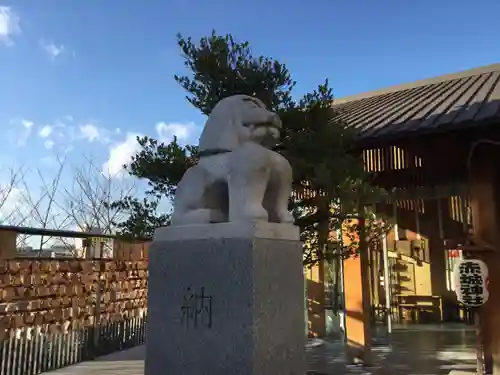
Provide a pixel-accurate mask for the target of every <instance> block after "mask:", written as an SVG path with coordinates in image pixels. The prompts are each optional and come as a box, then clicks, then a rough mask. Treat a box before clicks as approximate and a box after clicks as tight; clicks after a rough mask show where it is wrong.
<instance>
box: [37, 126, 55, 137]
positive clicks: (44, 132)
mask: <svg viewBox="0 0 500 375" xmlns="http://www.w3.org/2000/svg"><path fill="white" fill-rule="evenodd" d="M51 134H52V126H50V125H45V126H43V127H42V128H41V129H40V131H39V132H38V135H39V136H40V137H42V138H47V137H48V136H49V135H51Z"/></svg>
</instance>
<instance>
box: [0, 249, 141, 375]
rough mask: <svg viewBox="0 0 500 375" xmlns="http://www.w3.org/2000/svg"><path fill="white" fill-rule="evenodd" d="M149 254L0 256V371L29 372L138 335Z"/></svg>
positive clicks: (132, 342) (1, 374)
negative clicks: (134, 258) (92, 257)
mask: <svg viewBox="0 0 500 375" xmlns="http://www.w3.org/2000/svg"><path fill="white" fill-rule="evenodd" d="M147 277H148V270H147V261H145V260H140V261H122V260H112V259H98V260H82V259H67V260H54V259H40V258H33V259H27V258H22V259H10V260H5V261H0V375H35V374H39V373H41V372H44V371H50V370H55V369H57V368H61V367H64V366H68V365H71V364H74V363H77V362H80V361H84V360H89V359H93V358H95V357H97V356H100V355H104V354H108V353H111V352H114V351H118V350H122V349H125V348H127V347H132V346H136V345H140V344H142V343H144V340H145V325H146V321H147V311H146V301H147Z"/></svg>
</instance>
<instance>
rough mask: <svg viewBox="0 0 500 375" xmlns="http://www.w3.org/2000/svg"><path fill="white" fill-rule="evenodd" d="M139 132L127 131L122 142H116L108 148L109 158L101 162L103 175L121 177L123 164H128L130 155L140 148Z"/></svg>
mask: <svg viewBox="0 0 500 375" xmlns="http://www.w3.org/2000/svg"><path fill="white" fill-rule="evenodd" d="M138 136H140V134H134V133H127V136H126V137H125V140H124V141H123V142H120V143H117V144H115V145H113V146H111V147H110V148H109V158H108V161H107V162H106V163H104V164H103V166H102V170H103V173H104V174H105V175H108V176H113V177H121V176H122V175H123V166H124V165H125V164H129V163H130V161H131V160H132V156H134V155H135V154H137V152H138V151H139V150H140V145H139V143H138V142H137V137H138Z"/></svg>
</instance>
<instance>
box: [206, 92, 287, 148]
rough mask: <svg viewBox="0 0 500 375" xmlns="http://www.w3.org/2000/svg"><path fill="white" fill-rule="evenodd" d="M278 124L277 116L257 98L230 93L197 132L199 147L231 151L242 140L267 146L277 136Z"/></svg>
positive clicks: (272, 142)
mask: <svg viewBox="0 0 500 375" xmlns="http://www.w3.org/2000/svg"><path fill="white" fill-rule="evenodd" d="M281 126H282V125H281V120H280V118H279V117H278V115H277V114H276V113H274V112H272V111H270V110H268V109H267V108H266V106H265V105H264V103H262V101H260V100H259V99H257V98H254V97H251V96H248V95H233V96H230V97H227V98H224V99H222V100H221V101H220V102H219V103H217V105H216V106H215V108H214V109H213V111H212V113H211V114H210V116H209V117H208V120H207V122H206V123H205V127H204V128H203V132H202V133H201V136H200V142H199V149H200V151H208V150H221V151H232V150H234V149H237V148H238V147H239V146H240V145H241V144H242V143H245V142H256V143H259V144H262V145H263V146H266V147H271V146H274V144H276V142H277V140H278V138H279V134H280V132H279V130H280V129H281Z"/></svg>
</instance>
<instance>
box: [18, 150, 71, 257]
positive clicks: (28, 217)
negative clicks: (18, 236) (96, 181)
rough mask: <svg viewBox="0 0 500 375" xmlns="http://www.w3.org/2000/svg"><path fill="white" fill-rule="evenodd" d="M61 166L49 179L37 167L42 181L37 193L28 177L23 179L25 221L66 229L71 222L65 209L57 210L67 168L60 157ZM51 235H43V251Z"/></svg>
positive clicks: (35, 224)
mask: <svg viewBox="0 0 500 375" xmlns="http://www.w3.org/2000/svg"><path fill="white" fill-rule="evenodd" d="M58 163H59V167H58V169H57V172H56V174H55V175H54V176H53V177H52V178H51V180H47V178H46V177H44V174H43V173H42V172H41V171H40V170H39V169H37V170H36V174H37V176H38V178H39V180H40V181H41V184H40V187H39V192H38V194H35V193H34V192H33V189H32V187H31V186H30V184H28V182H27V181H26V179H25V178H24V176H23V178H22V180H21V186H22V190H21V195H22V201H23V204H22V210H23V211H24V212H25V215H24V220H23V223H24V225H29V226H33V227H37V228H42V229H47V228H50V229H66V228H68V226H69V224H70V220H69V218H68V215H66V214H65V213H64V212H63V211H61V210H57V207H58V203H57V200H58V198H59V193H60V191H59V190H60V189H59V186H60V183H61V176H62V174H63V171H64V169H65V160H64V159H58ZM51 238H52V237H50V236H48V237H47V236H41V237H40V244H39V251H40V252H41V251H42V249H43V247H44V245H45V244H46V243H47V242H48V241H49V240H50V239H51ZM25 241H26V239H25Z"/></svg>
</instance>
